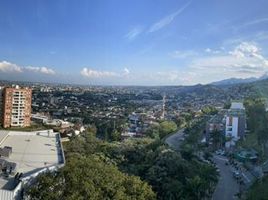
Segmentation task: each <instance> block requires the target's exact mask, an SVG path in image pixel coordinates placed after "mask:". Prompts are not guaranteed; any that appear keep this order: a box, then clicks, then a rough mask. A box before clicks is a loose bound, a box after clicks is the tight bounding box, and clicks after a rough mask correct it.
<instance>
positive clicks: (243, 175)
mask: <svg viewBox="0 0 268 200" xmlns="http://www.w3.org/2000/svg"><path fill="white" fill-rule="evenodd" d="M242 175H243V176H244V178H245V179H246V180H247V182H249V183H250V180H249V178H248V177H247V176H246V175H245V174H244V173H242Z"/></svg>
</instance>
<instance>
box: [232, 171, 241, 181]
mask: <svg viewBox="0 0 268 200" xmlns="http://www.w3.org/2000/svg"><path fill="white" fill-rule="evenodd" d="M240 175H241V174H240V172H239V171H237V170H235V171H233V177H234V178H236V179H239V178H240Z"/></svg>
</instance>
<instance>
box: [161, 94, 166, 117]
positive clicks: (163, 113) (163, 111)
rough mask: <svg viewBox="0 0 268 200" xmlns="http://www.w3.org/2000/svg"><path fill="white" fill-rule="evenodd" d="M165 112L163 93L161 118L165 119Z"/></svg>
mask: <svg viewBox="0 0 268 200" xmlns="http://www.w3.org/2000/svg"><path fill="white" fill-rule="evenodd" d="M165 112H166V95H165V94H164V96H163V105H162V116H161V119H165Z"/></svg>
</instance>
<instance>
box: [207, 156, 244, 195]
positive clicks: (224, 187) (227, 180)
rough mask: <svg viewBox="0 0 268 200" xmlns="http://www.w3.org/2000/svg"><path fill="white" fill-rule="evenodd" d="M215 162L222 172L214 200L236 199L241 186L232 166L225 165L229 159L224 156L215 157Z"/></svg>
mask: <svg viewBox="0 0 268 200" xmlns="http://www.w3.org/2000/svg"><path fill="white" fill-rule="evenodd" d="M213 160H214V161H215V163H216V165H217V166H218V168H219V170H220V177H219V182H218V184H217V187H216V190H215V191H214V194H213V196H212V199H213V200H231V199H236V197H235V194H237V193H238V192H239V185H238V183H237V181H236V180H235V178H234V177H233V174H232V171H231V170H232V168H231V166H230V165H225V163H226V161H227V159H226V158H225V157H223V156H218V155H214V156H213Z"/></svg>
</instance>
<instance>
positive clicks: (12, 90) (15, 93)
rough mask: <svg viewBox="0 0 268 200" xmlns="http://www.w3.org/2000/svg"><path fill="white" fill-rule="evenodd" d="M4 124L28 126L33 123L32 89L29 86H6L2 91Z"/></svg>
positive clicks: (6, 125) (5, 126) (6, 126)
mask: <svg viewBox="0 0 268 200" xmlns="http://www.w3.org/2000/svg"><path fill="white" fill-rule="evenodd" d="M2 102H3V105H2V107H3V109H2V125H3V127H4V128H9V127H27V126H30V124H31V110H32V109H31V107H32V90H31V89H29V88H20V87H19V86H15V87H6V88H4V90H3V93H2Z"/></svg>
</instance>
